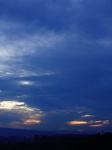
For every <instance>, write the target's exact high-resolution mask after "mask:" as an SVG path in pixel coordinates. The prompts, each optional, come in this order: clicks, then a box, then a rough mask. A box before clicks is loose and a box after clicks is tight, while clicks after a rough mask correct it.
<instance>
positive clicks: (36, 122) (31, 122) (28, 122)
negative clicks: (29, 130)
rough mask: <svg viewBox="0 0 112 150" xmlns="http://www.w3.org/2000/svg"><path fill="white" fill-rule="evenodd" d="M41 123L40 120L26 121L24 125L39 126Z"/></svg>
mask: <svg viewBox="0 0 112 150" xmlns="http://www.w3.org/2000/svg"><path fill="white" fill-rule="evenodd" d="M38 123H41V121H40V120H25V121H24V125H31V124H38Z"/></svg>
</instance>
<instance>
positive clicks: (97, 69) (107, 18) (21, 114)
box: [0, 0, 112, 132]
mask: <svg viewBox="0 0 112 150" xmlns="http://www.w3.org/2000/svg"><path fill="white" fill-rule="evenodd" d="M111 4H112V2H111V1H110V0H98V1H96V0H94V1H93V0H89V1H84V0H61V1H60V0H57V1H53V0H45V1H44V0H37V1H36V0H16V1H15V0H10V1H7V0H0V126H1V127H8V128H25V129H36V130H73V131H80V132H81V131H83V132H88V131H90V132H91V131H101V130H104V131H112V129H111V127H112V115H111V114H112V109H111V107H112V91H111V89H112V59H111V57H112V50H111V48H112V27H111V26H112V8H111V6H112V5H111Z"/></svg>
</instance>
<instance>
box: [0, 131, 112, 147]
mask: <svg viewBox="0 0 112 150" xmlns="http://www.w3.org/2000/svg"><path fill="white" fill-rule="evenodd" d="M82 149H84V150H90V149H91V150H97V149H99V150H101V149H112V133H106V134H103V135H101V134H100V133H97V134H94V135H55V136H40V135H36V136H35V139H34V142H32V143H29V142H25V143H24V142H22V143H18V142H17V143H13V142H12V143H7V142H5V143H3V142H2V143H0V150H82Z"/></svg>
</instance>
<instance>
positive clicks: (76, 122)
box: [68, 121, 88, 125]
mask: <svg viewBox="0 0 112 150" xmlns="http://www.w3.org/2000/svg"><path fill="white" fill-rule="evenodd" d="M68 124H69V125H84V124H88V122H87V121H69V122H68Z"/></svg>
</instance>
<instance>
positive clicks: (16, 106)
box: [0, 101, 44, 128]
mask: <svg viewBox="0 0 112 150" xmlns="http://www.w3.org/2000/svg"><path fill="white" fill-rule="evenodd" d="M0 112H1V113H2V114H3V113H4V114H5V113H8V115H9V114H11V115H13V116H14V117H16V116H17V118H18V119H17V120H16V119H15V121H12V122H8V123H7V124H9V125H10V126H11V127H16V128H23V127H24V126H28V125H36V124H39V123H41V117H42V116H43V115H44V112H43V111H41V110H40V109H39V108H35V107H30V106H28V105H27V104H25V102H19V101H2V102H0Z"/></svg>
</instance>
